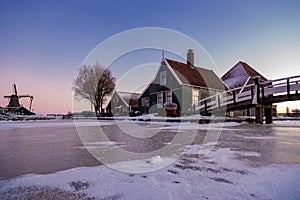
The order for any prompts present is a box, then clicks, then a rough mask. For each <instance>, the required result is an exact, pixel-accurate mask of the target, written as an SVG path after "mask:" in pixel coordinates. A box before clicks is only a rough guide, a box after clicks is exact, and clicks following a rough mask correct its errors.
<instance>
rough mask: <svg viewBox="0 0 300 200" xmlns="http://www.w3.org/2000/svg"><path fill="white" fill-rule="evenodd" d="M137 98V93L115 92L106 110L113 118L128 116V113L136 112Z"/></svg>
mask: <svg viewBox="0 0 300 200" xmlns="http://www.w3.org/2000/svg"><path fill="white" fill-rule="evenodd" d="M139 96H140V94H138V93H130V92H121V91H115V92H114V93H113V95H112V98H111V100H110V102H109V103H108V106H107V108H106V110H107V112H109V113H112V114H113V115H114V116H128V115H129V112H130V111H136V110H138V98H139Z"/></svg>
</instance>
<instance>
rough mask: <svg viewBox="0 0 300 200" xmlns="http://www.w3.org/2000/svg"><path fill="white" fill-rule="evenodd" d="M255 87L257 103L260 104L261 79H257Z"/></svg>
mask: <svg viewBox="0 0 300 200" xmlns="http://www.w3.org/2000/svg"><path fill="white" fill-rule="evenodd" d="M255 85H256V98H257V103H260V83H259V77H255Z"/></svg>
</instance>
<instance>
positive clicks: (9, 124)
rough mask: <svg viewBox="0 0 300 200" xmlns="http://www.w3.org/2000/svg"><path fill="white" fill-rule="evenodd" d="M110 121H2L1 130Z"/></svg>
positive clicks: (96, 123) (89, 124)
mask: <svg viewBox="0 0 300 200" xmlns="http://www.w3.org/2000/svg"><path fill="white" fill-rule="evenodd" d="M111 124H113V122H110V121H77V122H76V123H75V122H74V121H63V120H57V121H36V122H33V121H17V122H14V121H1V122H0V130H1V129H2V130H3V129H13V128H41V127H75V125H76V126H99V125H102V126H103V125H111Z"/></svg>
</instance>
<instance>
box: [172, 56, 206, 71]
mask: <svg viewBox="0 0 300 200" xmlns="http://www.w3.org/2000/svg"><path fill="white" fill-rule="evenodd" d="M166 60H167V61H172V62H177V63H180V64H184V65H186V66H189V67H191V66H192V67H195V68H200V69H204V70H209V71H212V70H211V69H206V68H204V67H199V66H196V65H191V64H187V63H183V62H180V61H177V60H172V59H169V58H166Z"/></svg>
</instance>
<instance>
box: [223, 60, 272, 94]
mask: <svg viewBox="0 0 300 200" xmlns="http://www.w3.org/2000/svg"><path fill="white" fill-rule="evenodd" d="M256 76H259V77H260V80H261V81H267V79H266V78H265V77H264V76H262V75H261V74H260V73H259V72H257V71H256V70H255V69H253V68H252V67H250V66H249V65H248V64H247V63H245V62H241V61H240V62H238V63H237V64H235V65H234V66H233V67H232V68H231V69H230V70H228V72H226V73H225V74H224V75H223V76H222V78H221V79H222V80H223V81H224V83H225V84H226V85H227V87H228V88H230V89H232V88H238V87H242V86H244V85H245V84H247V83H248V82H249V80H250V78H254V77H256Z"/></svg>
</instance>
